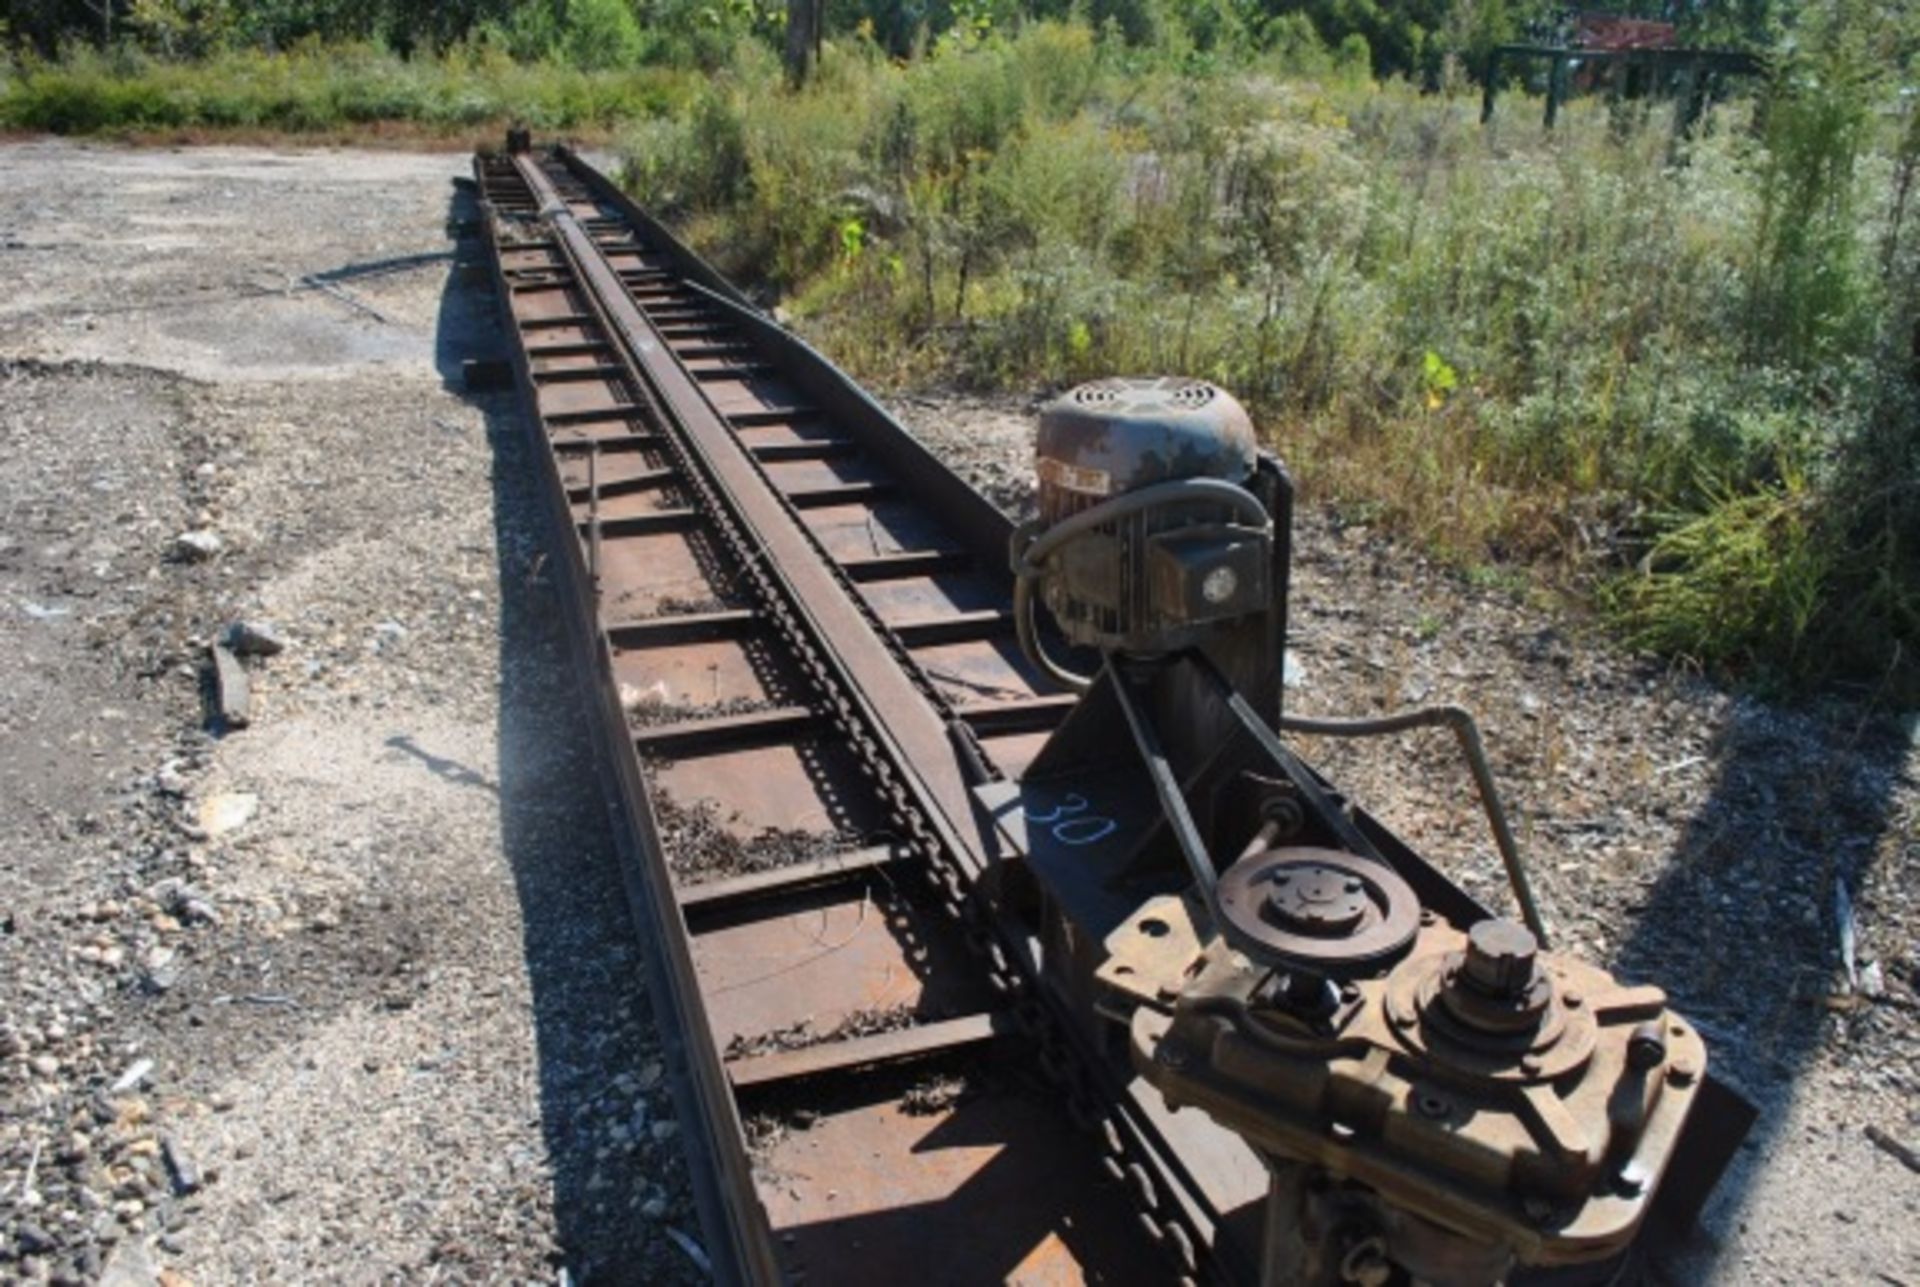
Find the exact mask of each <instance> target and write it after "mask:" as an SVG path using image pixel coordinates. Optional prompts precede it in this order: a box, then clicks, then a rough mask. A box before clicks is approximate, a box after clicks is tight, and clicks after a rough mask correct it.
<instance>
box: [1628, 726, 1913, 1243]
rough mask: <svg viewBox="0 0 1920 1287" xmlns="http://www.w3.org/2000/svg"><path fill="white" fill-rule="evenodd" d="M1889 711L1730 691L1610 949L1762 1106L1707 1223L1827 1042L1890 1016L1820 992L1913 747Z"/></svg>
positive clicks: (1752, 1171) (1747, 1175)
mask: <svg viewBox="0 0 1920 1287" xmlns="http://www.w3.org/2000/svg"><path fill="white" fill-rule="evenodd" d="M1896 723H1897V721H1895V720H1892V719H1889V718H1886V717H1884V716H1880V715H1877V714H1876V713H1875V712H1873V711H1872V710H1870V709H1869V708H1868V707H1867V706H1866V705H1864V704H1862V705H1860V706H1856V707H1852V708H1838V707H1833V708H1828V709H1825V710H1823V711H1820V712H1818V713H1812V712H1801V711H1792V710H1786V709H1781V708H1777V707H1774V706H1771V705H1768V704H1766V703H1763V702H1760V701H1756V700H1752V699H1747V700H1742V701H1741V702H1739V703H1738V704H1737V705H1736V706H1735V707H1734V709H1733V713H1732V715H1731V717H1730V718H1729V720H1728V721H1727V723H1726V725H1725V727H1723V728H1722V729H1721V730H1720V731H1719V734H1718V735H1717V737H1716V738H1715V741H1714V747H1713V752H1712V754H1713V756H1714V759H1715V761H1716V776H1715V780H1714V785H1713V788H1712V791H1711V793H1710V794H1709V796H1708V798H1707V800H1706V802H1705V804H1704V805H1702V807H1701V808H1700V809H1699V811H1698V812H1697V813H1695V814H1694V816H1693V817H1692V818H1691V819H1689V820H1688V822H1687V824H1686V827H1685V828H1684V830H1683V831H1682V833H1681V836H1680V839H1679V841H1678V843H1677V844H1676V845H1675V848H1674V850H1673V852H1672V853H1671V854H1670V855H1669V857H1668V860H1667V864H1666V866H1665V868H1664V869H1663V870H1662V871H1661V873H1660V875H1659V877H1658V878H1657V879H1656V880H1655V881H1653V882H1652V883H1651V884H1650V885H1649V886H1648V887H1647V889H1646V890H1645V892H1644V895H1643V901H1642V903H1641V906H1640V907H1639V908H1636V909H1634V910H1635V913H1636V914H1635V917H1634V928H1633V931H1632V933H1631V934H1630V935H1629V936H1628V938H1627V939H1626V940H1625V941H1624V942H1623V943H1622V944H1621V945H1620V947H1619V953H1618V957H1617V964H1618V965H1619V966H1620V967H1621V968H1622V970H1623V972H1624V973H1625V974H1626V975H1627V976H1628V977H1630V978H1634V979H1657V980H1659V981H1660V983H1661V984H1662V985H1663V986H1665V987H1666V988H1667V990H1668V991H1669V992H1670V993H1671V994H1672V996H1673V997H1674V1000H1675V1002H1676V1004H1677V1005H1678V1007H1679V1008H1680V1010H1681V1012H1682V1013H1684V1014H1686V1015H1687V1016H1688V1017H1690V1018H1692V1019H1694V1020H1696V1021H1697V1022H1698V1024H1699V1027H1700V1029H1701V1031H1702V1033H1704V1034H1705V1036H1706V1037H1707V1040H1708V1045H1709V1049H1710V1051H1711V1056H1712V1059H1713V1061H1714V1067H1715V1069H1716V1071H1717V1072H1718V1073H1719V1075H1720V1076H1721V1077H1722V1078H1724V1079H1726V1080H1728V1081H1730V1082H1731V1083H1732V1084H1733V1085H1734V1086H1736V1087H1737V1088H1739V1089H1740V1090H1741V1091H1742V1092H1743V1093H1745V1094H1746V1095H1747V1096H1748V1097H1749V1098H1751V1099H1753V1100H1754V1101H1755V1103H1756V1104H1758V1105H1759V1106H1760V1119H1759V1121H1758V1122H1757V1123H1756V1124H1755V1126H1754V1130H1753V1133H1752V1134H1751V1135H1750V1136H1749V1138H1748V1141H1747V1146H1746V1147H1745V1148H1744V1149H1743V1150H1742V1151H1741V1153H1740V1154H1739V1156H1738V1157H1737V1158H1736V1159H1735V1161H1734V1164H1733V1166H1732V1167H1731V1168H1730V1169H1729V1172H1728V1174H1727V1176H1726V1178H1725V1179H1724V1180H1723V1181H1722V1183H1721V1185H1720V1187H1719V1189H1718V1190H1716V1192H1715V1194H1714V1197H1713V1201H1712V1205H1711V1206H1710V1207H1709V1208H1708V1220H1709V1225H1710V1227H1711V1228H1713V1229H1716V1230H1723V1229H1725V1228H1726V1227H1727V1226H1728V1219H1727V1217H1729V1216H1732V1215H1734V1214H1736V1213H1737V1212H1738V1211H1739V1209H1740V1207H1741V1205H1742V1203H1743V1201H1744V1198H1745V1195H1746V1193H1747V1190H1748V1188H1749V1186H1750V1185H1751V1184H1752V1183H1753V1181H1754V1179H1755V1178H1756V1175H1757V1171H1758V1167H1759V1165H1760V1164H1761V1162H1762V1161H1763V1158H1764V1155H1765V1153H1766V1151H1767V1145H1768V1144H1769V1142H1770V1140H1771V1138H1772V1135H1773V1133H1774V1132H1775V1131H1777V1130H1778V1129H1779V1127H1780V1125H1781V1124H1782V1122H1783V1121H1784V1118H1785V1112H1786V1109H1787V1107H1788V1106H1789V1105H1790V1104H1791V1103H1792V1100H1793V1095H1794V1093H1795V1090H1796V1088H1797V1086H1798V1085H1799V1083H1800V1081H1801V1079H1802V1078H1803V1077H1805V1076H1806V1075H1807V1074H1808V1073H1809V1072H1810V1071H1811V1069H1812V1065H1813V1064H1814V1062H1815V1060H1816V1059H1817V1057H1818V1054H1819V1051H1820V1049H1821V1046H1822V1044H1823V1043H1824V1042H1826V1041H1827V1040H1828V1039H1829V1038H1830V1037H1832V1036H1834V1035H1835V1034H1836V1032H1837V1030H1840V1029H1845V1030H1847V1031H1846V1036H1847V1038H1848V1039H1850V1040H1851V1039H1859V1038H1864V1037H1868V1036H1870V1035H1871V1031H1870V1030H1871V1029H1872V1028H1873V1027H1874V1026H1875V1025H1880V1026H1892V1025H1894V1024H1896V1023H1897V1022H1899V1021H1898V1020H1897V1018H1896V1017H1895V1015H1894V1014H1893V1013H1892V1012H1891V1011H1889V1010H1888V1009H1887V1008H1886V1007H1883V1006H1871V1005H1863V1006H1860V1007H1859V1008H1857V1009H1847V1008H1844V1007H1845V1005H1846V1002H1845V1000H1844V999H1842V1000H1839V1001H1837V1002H1836V1004H1837V1005H1839V1006H1840V1007H1842V1008H1836V1005H1835V1004H1830V1000H1833V999H1834V997H1835V994H1836V993H1838V992H1840V991H1843V990H1844V984H1843V983H1840V982H1837V980H1838V979H1839V978H1840V970H1841V965H1840V960H1841V958H1840V946H1839V945H1840V937H1841V931H1840V928H1839V917H1840V913H1839V911H1838V910H1837V908H1838V906H1839V905H1840V904H1841V903H1842V902H1844V903H1845V904H1847V905H1850V906H1855V907H1858V908H1859V911H1860V916H1861V920H1862V923H1866V920H1867V917H1868V915H1869V911H1870V909H1868V908H1867V907H1864V906H1861V890H1862V888H1863V886H1864V884H1865V882H1866V880H1867V877H1868V875H1869V873H1870V871H1871V868H1872V864H1873V861H1874V857H1875V854H1876V852H1877V851H1878V848H1879V846H1880V844H1881V842H1882V840H1883V839H1884V838H1885V834H1886V832H1887V829H1888V827H1889V825H1890V824H1891V822H1892V817H1893V811H1894V808H1895V798H1894V797H1895V792H1896V790H1897V789H1898V788H1899V787H1900V785H1901V783H1902V773H1903V772H1904V761H1905V759H1906V757H1907V754H1908V749H1909V748H1908V740H1907V735H1906V733H1905V732H1904V731H1903V730H1901V729H1899V728H1897V727H1895V726H1896ZM1840 888H1844V890H1845V895H1844V897H1842V896H1839V895H1837V894H1836V890H1837V889H1840ZM1860 964H1861V965H1865V964H1866V959H1865V957H1864V956H1863V957H1862V958H1861V960H1860ZM1810 1214H1811V1213H1810ZM1694 1250H1695V1251H1696V1252H1698V1253H1703V1254H1710V1251H1711V1249H1709V1248H1695V1249H1694Z"/></svg>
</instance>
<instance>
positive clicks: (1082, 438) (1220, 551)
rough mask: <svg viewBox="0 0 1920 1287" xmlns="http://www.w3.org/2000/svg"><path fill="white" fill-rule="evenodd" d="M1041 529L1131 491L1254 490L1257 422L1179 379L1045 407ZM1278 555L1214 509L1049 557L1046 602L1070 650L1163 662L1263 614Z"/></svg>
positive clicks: (1147, 513) (1187, 505) (1188, 503)
mask: <svg viewBox="0 0 1920 1287" xmlns="http://www.w3.org/2000/svg"><path fill="white" fill-rule="evenodd" d="M1034 454H1035V457H1036V459H1035V462H1034V466H1035V473H1036V474H1038V476H1039V483H1040V519H1039V522H1040V525H1041V526H1042V527H1051V526H1052V525H1054V524H1056V523H1059V522H1061V521H1063V520H1065V519H1068V518H1071V517H1073V516H1074V515H1076V514H1079V513H1082V512H1084V511H1086V510H1089V509H1092V508H1093V507H1095V506H1098V505H1102V504H1105V503H1107V502H1109V501H1112V500H1114V499H1115V498H1116V497H1120V496H1123V495H1125V494H1126V493H1129V492H1135V491H1139V490H1141V489H1142V488H1147V487H1153V486H1155V485H1156V484H1163V483H1176V482H1183V481H1191V480H1195V479H1210V480H1215V481H1218V482H1224V483H1230V484H1233V485H1235V486H1238V487H1244V486H1246V485H1247V484H1248V483H1249V482H1250V481H1251V480H1252V479H1253V476H1254V473H1255V470H1256V469H1257V468H1258V465H1259V451H1258V446H1257V443H1256V441H1255V438H1254V432H1253V422H1252V421H1251V420H1250V419H1249V418H1248V416H1247V413H1246V410H1245V409H1244V408H1243V407H1241V405H1240V404H1239V403H1238V402H1237V401H1235V400H1234V399H1233V397H1232V396H1231V395H1230V394H1228V393H1227V392H1225V391H1224V390H1222V389H1219V388H1217V387H1215V386H1214V385H1211V384H1208V383H1206V382H1205V381H1203V380H1190V379H1185V378H1182V377H1177V376H1159V377H1148V378H1126V379H1111V380H1097V381H1095V382H1094V383H1092V384H1083V385H1081V386H1080V387H1079V388H1076V389H1073V390H1071V391H1070V392H1068V393H1067V394H1065V395H1064V396H1062V397H1060V398H1057V399H1055V400H1054V401H1052V402H1050V403H1048V404H1047V405H1046V406H1045V407H1044V408H1043V409H1042V410H1041V412H1040V428H1039V433H1038V434H1037V436H1036V438H1035V443H1034ZM1271 559H1272V542H1271V538H1270V537H1269V535H1268V534H1267V532H1265V531H1262V530H1258V529H1255V528H1252V527H1249V526H1248V525H1247V523H1246V516H1245V513H1244V511H1240V512H1236V510H1235V508H1234V507H1233V506H1232V505H1229V504H1223V503H1222V502H1221V501H1220V500H1219V499H1218V498H1217V497H1215V498H1204V497H1203V498H1197V499H1196V498H1181V499H1176V500H1170V501H1168V502H1165V503H1155V504H1154V505H1153V506H1152V507H1151V508H1148V509H1144V510H1135V511H1133V512H1132V513H1130V514H1128V515H1127V516H1125V517H1122V518H1117V519H1116V520H1114V521H1112V522H1106V523H1099V524H1098V525H1097V526H1096V527H1095V528H1094V529H1093V530H1091V531H1088V532H1086V533H1084V534H1083V535H1081V536H1079V537H1078V538H1076V539H1075V540H1073V541H1071V542H1069V543H1068V544H1066V545H1065V546H1064V547H1062V548H1061V549H1060V550H1059V552H1058V553H1057V554H1056V555H1054V556H1053V557H1052V559H1051V560H1050V564H1049V567H1048V571H1047V574H1046V576H1045V577H1044V578H1043V579H1042V583H1041V596H1042V598H1043V600H1044V602H1045V603H1046V605H1047V607H1048V608H1049V609H1050V610H1051V611H1052V612H1053V615H1054V618H1055V620H1056V621H1058V622H1059V624H1060V628H1061V630H1062V632H1063V633H1064V634H1065V635H1066V636H1067V637H1068V638H1069V639H1071V640H1072V641H1073V642H1075V643H1079V644H1086V645H1090V646H1093V647H1097V648H1101V649H1107V650H1120V651H1126V652H1133V653H1147V654H1151V653H1160V652H1166V651H1170V650H1172V649H1174V648H1179V647H1184V646H1187V645H1190V644H1195V643H1199V642H1202V641H1203V640H1205V639H1206V638H1208V637H1209V636H1210V634H1211V633H1212V632H1213V631H1215V630H1216V629H1217V628H1218V627H1219V625H1220V624H1221V623H1225V622H1230V621H1234V620H1238V619H1241V618H1244V617H1247V616H1249V615H1252V614H1254V613H1257V612H1261V611H1264V610H1265V609H1266V607H1267V603H1268V595H1269V587H1270V584H1271V577H1270V569H1269V566H1268V565H1269V563H1270V562H1271Z"/></svg>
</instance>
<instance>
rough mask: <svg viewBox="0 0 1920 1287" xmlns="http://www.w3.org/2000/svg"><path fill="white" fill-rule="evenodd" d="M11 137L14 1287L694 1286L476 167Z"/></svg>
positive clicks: (3, 384)
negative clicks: (306, 1286)
mask: <svg viewBox="0 0 1920 1287" xmlns="http://www.w3.org/2000/svg"><path fill="white" fill-rule="evenodd" d="M5 154H6V162H5V164H6V168H7V172H8V174H9V175H10V176H11V182H9V183H8V184H7V185H5V186H4V189H3V190H0V264H4V265H5V269H6V272H7V279H8V282H9V291H8V293H7V297H6V298H5V299H4V300H0V357H3V358H4V364H0V445H3V446H4V450H0V512H4V514H5V518H4V520H0V691H4V692H5V693H6V694H7V700H6V701H5V702H4V703H3V704H0V722H3V727H4V735H3V736H4V739H5V746H6V748H7V750H6V753H5V754H4V755H0V799H3V800H4V805H5V807H4V808H0V844H3V845H4V850H0V852H4V854H5V859H4V862H0V1056H4V1060H3V1062H0V1277H6V1276H18V1277H20V1278H24V1279H27V1280H38V1279H46V1278H56V1279H66V1280H92V1279H96V1278H99V1277H101V1276H102V1275H103V1274H105V1275H107V1276H109V1277H110V1278H112V1279H113V1280H114V1281H118V1282H128V1283H145V1282H154V1281H161V1282H166V1283H168V1284H170V1285H172V1287H178V1284H180V1283H182V1282H197V1283H224V1282H247V1281H281V1282H284V1281H309V1280H322V1279H327V1280H343V1279H344V1280H372V1279H398V1280H408V1281H413V1280H419V1281H433V1280H436V1279H438V1280H447V1281H476V1282H477V1281H488V1282H492V1281H502V1280H507V1281H515V1280H519V1281H526V1280H537V1281H553V1280H554V1279H555V1278H556V1276H558V1275H559V1274H560V1272H561V1271H562V1269H565V1270H566V1271H567V1272H568V1273H569V1274H570V1276H571V1277H572V1278H573V1279H574V1280H575V1281H662V1280H672V1279H673V1278H675V1277H690V1276H691V1275H690V1273H689V1262H688V1261H687V1260H686V1258H685V1255H684V1253H683V1252H681V1251H680V1250H679V1249H678V1248H677V1246H676V1245H675V1244H674V1242H673V1241H672V1239H671V1236H670V1235H669V1234H668V1232H667V1231H668V1230H669V1229H671V1228H680V1229H683V1230H686V1231H688V1232H695V1231H696V1226H695V1224H694V1221H693V1217H692V1214H691V1212H690V1210H689V1208H688V1206H687V1201H686V1197H685V1182H684V1168H683V1164H682V1161H681V1158H680V1156H679V1153H678V1143H677V1140H676V1138H675V1134H676V1123H675V1121H674V1119H673V1114H672V1109H671V1106H670V1104H669V1101H668V1097H667V1094H666V1088H665V1086H664V1084H663V1082H662V1077H661V1065H660V1055H659V1052H658V1050H657V1048H656V1043H655V1038H654V1034H653V1031H652V1029H651V1025H650V1020H649V1019H648V1017H647V1007H646V998H645V995H644V988H643V985H642V982H641V979H640V966H639V957H638V952H637V949H636V947H635V944H634V943H633V941H632V935H631V931H630V929H629V925H628V921H627V917H626V913H625V902H624V898H623V896H622V893H621V887H620V885H619V882H618V879H617V875H616V872H615V870H614V867H613V859H612V851H611V847H610V840H609V837H608V835H607V832H606V826H605V822H604V819H605V816H606V815H605V811H604V807H603V805H602V804H601V802H600V800H599V797H598V792H597V788H596V787H595V785H594V778H593V774H592V766H591V763H590V762H589V761H588V758H587V756H586V753H585V742H584V740H583V738H582V737H581V726H580V721H579V719H578V716H577V711H578V703H577V700H576V694H575V692H574V691H573V689H572V687H571V680H570V679H569V677H568V676H567V674H566V671H565V668H564V661H563V653H562V651H561V639H560V637H559V633H558V626H557V622H558V620H559V618H558V612H557V602H556V599H555V596H554V595H553V592H552V588H551V586H550V585H549V584H548V583H547V581H546V579H545V578H543V577H542V575H541V574H540V571H539V568H540V560H539V557H538V550H537V542H536V538H535V533H536V532H537V531H540V530H543V529H541V528H539V527H538V526H537V525H536V524H537V510H536V504H537V495H536V494H535V493H534V492H533V491H532V489H531V488H530V487H529V486H527V485H526V482H525V479H526V477H527V469H528V465H529V461H528V460H527V459H526V458H525V456H524V454H523V452H522V451H521V449H520V446H519V439H518V438H517V436H515V433H514V431H513V429H512V421H511V415H510V403H509V401H508V400H506V399H504V398H500V399H479V400H474V399H471V398H468V397H466V396H464V395H463V394H462V393H461V392H460V390H459V384H458V379H457V374H458V363H459V360H460V359H461V358H462V357H465V356H471V355H473V353H475V352H476V351H478V350H481V349H484V348H486V347H488V346H490V345H494V344H496V343H497V340H496V339H495V337H493V336H492V334H491V329H492V322H491V317H492V303H491V300H490V299H489V298H488V297H487V296H486V295H485V294H483V293H481V292H478V291H475V290H472V289H469V288H464V287H460V286H456V285H454V284H452V283H451V280H450V276H449V273H448V266H449V263H450V262H451V258H452V252H453V250H454V243H453V242H451V241H450V240H449V239H448V223H449V218H450V215H457V214H466V213H470V212H463V211H456V210H455V209H454V201H455V191H454V189H453V187H452V186H451V183H450V180H451V179H452V178H453V177H454V176H455V175H457V174H459V173H461V172H463V170H464V167H465V158H464V157H456V156H446V155H441V156H418V155H414V156H407V155H399V154H370V153H344V152H342V153H326V152H280V151H266V150H256V149H209V150H204V151H176V152H139V151H129V150H120V149H108V148H83V147H74V146H69V145H65V144H50V143H34V144H27V145H21V146H11V147H8V148H7V149H6V153H5ZM326 273H332V274H334V276H333V277H331V278H328V279H326V280H327V287H326V288H324V289H322V288H312V287H308V288H301V281H302V279H303V278H308V277H309V276H310V275H312V274H326ZM448 376H452V377H454V378H453V379H452V381H451V384H449V382H448V380H447V379H446V378H445V377H448ZM189 532H205V533H211V534H212V536H213V537H214V538H215V541H216V542H217V546H218V548H217V550H215V551H214V552H213V553H212V554H211V555H210V556H200V553H199V552H198V551H190V550H188V549H187V548H186V547H184V546H182V545H180V544H179V539H178V538H179V537H180V536H181V535H183V534H185V533H189ZM237 620H245V621H249V622H255V621H257V622H263V623H271V625H272V626H274V627H275V628H276V629H277V631H278V633H279V634H280V635H281V636H282V638H283V640H284V643H285V645H286V646H285V651H283V652H281V653H280V654H278V655H276V656H271V657H263V658H259V659H256V660H253V661H250V662H249V663H248V664H249V665H250V666H251V667H252V674H251V686H252V690H253V706H254V711H253V720H252V726H251V727H249V728H246V729H244V730H237V731H230V732H226V733H225V734H224V735H221V736H212V735H210V734H208V733H206V732H204V731H203V730H204V729H205V728H206V727H207V719H206V715H207V706H206V702H207V697H208V694H207V692H206V690H205V684H206V680H205V678H204V672H205V668H206V644H207V642H208V641H209V640H210V639H212V638H213V637H215V636H216V635H217V634H218V633H219V632H220V630H221V629H222V628H223V627H224V626H225V625H226V624H227V623H230V622H233V621H237Z"/></svg>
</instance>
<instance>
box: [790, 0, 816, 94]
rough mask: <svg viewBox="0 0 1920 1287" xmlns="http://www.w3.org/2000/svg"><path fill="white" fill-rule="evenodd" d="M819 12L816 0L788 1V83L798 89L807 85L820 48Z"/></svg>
mask: <svg viewBox="0 0 1920 1287" xmlns="http://www.w3.org/2000/svg"><path fill="white" fill-rule="evenodd" d="M818 19H819V10H818V9H817V8H816V7H815V4H814V0H787V83H788V84H790V85H792V86H794V87H795V88H798V87H799V86H801V85H804V84H806V81H807V72H808V71H809V69H811V67H812V66H813V58H814V53H815V51H816V50H817V49H818V48H819V37H820V33H819V32H818V31H817V30H816V29H815V28H816V27H817V25H818Z"/></svg>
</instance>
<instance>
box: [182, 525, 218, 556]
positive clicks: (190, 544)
mask: <svg viewBox="0 0 1920 1287" xmlns="http://www.w3.org/2000/svg"><path fill="white" fill-rule="evenodd" d="M221 548H222V542H221V540H220V537H219V534H218V533H216V532H212V531H209V530H207V529H206V528H203V527H197V528H194V529H193V530H192V531H190V532H182V533H180V535H178V536H176V537H174V538H173V556H174V557H175V558H177V559H179V560H181V561H182V562H184V563H199V562H202V561H204V560H206V559H210V558H212V557H213V556H214V555H216V554H218V553H219V552H220V550H221Z"/></svg>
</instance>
